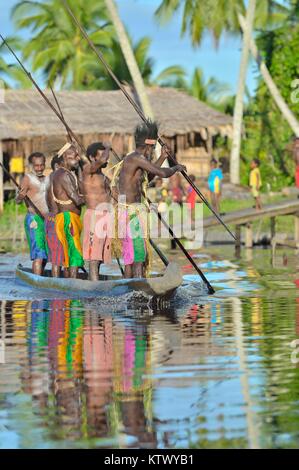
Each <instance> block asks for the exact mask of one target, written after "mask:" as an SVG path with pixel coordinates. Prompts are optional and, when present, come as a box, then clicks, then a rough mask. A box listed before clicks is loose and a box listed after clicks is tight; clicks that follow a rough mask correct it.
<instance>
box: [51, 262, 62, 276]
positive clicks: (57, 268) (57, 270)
mask: <svg viewBox="0 0 299 470" xmlns="http://www.w3.org/2000/svg"><path fill="white" fill-rule="evenodd" d="M52 277H60V266H57V265H56V264H52Z"/></svg>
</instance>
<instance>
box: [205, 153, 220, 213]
mask: <svg viewBox="0 0 299 470" xmlns="http://www.w3.org/2000/svg"><path fill="white" fill-rule="evenodd" d="M222 180H223V173H222V170H221V169H220V168H219V167H218V162H217V160H215V158H213V159H212V160H211V171H210V174H209V177H208V186H209V190H210V199H211V203H212V207H213V209H214V211H216V212H217V213H218V214H219V213H220V198H221V182H222Z"/></svg>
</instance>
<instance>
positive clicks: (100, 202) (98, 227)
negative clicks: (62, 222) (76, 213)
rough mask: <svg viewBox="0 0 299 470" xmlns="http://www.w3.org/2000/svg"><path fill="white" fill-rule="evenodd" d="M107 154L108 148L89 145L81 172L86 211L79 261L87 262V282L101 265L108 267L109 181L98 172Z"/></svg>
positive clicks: (104, 145)
mask: <svg viewBox="0 0 299 470" xmlns="http://www.w3.org/2000/svg"><path fill="white" fill-rule="evenodd" d="M109 151H110V145H109V144H103V143H101V142H95V143H93V144H91V145H90V146H89V147H88V149H87V154H86V156H87V158H88V159H89V163H86V164H85V166H84V168H83V194H84V197H85V203H86V207H87V209H86V212H85V214H84V220H83V258H84V261H88V262H89V279H90V280H91V281H96V280H98V279H99V268H100V265H101V263H102V262H104V263H111V239H110V238H109V231H110V226H109V224H110V222H111V212H110V211H109V206H110V201H111V194H110V186H109V180H108V179H107V177H106V176H105V175H104V174H103V173H102V168H105V167H106V166H107V164H108V159H109ZM110 233H111V232H110Z"/></svg>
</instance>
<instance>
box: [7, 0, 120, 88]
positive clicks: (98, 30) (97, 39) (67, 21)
mask: <svg viewBox="0 0 299 470" xmlns="http://www.w3.org/2000/svg"><path fill="white" fill-rule="evenodd" d="M69 5H70V7H71V8H72V10H73V11H74V13H75V15H76V16H77V18H78V20H79V21H80V23H81V24H82V25H83V27H84V28H85V29H86V31H87V32H88V34H89V35H90V37H91V39H92V41H93V42H94V43H95V45H96V46H97V47H100V48H101V49H103V50H107V49H108V48H109V47H111V44H112V39H113V30H112V27H111V24H110V22H109V20H108V17H107V14H106V8H105V4H104V0H97V1H94V0H69ZM12 18H13V20H14V22H15V25H16V26H17V28H18V29H22V28H27V29H29V31H30V33H31V37H32V39H31V40H30V41H28V42H26V43H25V45H24V47H23V56H24V59H25V60H30V62H31V69H32V70H33V71H37V70H41V71H42V73H43V78H44V80H45V81H46V83H47V84H53V83H54V82H56V83H58V84H59V85H60V86H61V87H62V88H68V87H70V88H73V89H77V90H80V89H83V88H86V87H88V86H89V85H90V82H91V81H92V79H93V77H92V76H91V74H90V73H89V70H88V68H87V64H88V63H89V62H90V57H91V55H92V52H91V50H90V48H89V46H88V44H87V42H86V41H84V40H83V39H82V36H81V33H80V31H79V29H78V28H77V27H76V26H75V25H74V23H73V21H72V19H71V17H70V16H69V14H68V12H67V11H66V9H65V7H64V5H63V3H62V2H61V1H60V0H45V1H44V2H42V3H39V2H36V1H31V0H25V1H21V2H19V3H17V5H16V6H15V7H14V8H13V10H12Z"/></svg>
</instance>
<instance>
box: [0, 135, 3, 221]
mask: <svg viewBox="0 0 299 470" xmlns="http://www.w3.org/2000/svg"><path fill="white" fill-rule="evenodd" d="M2 165H3V147H2V141H1V140H0V214H2V212H3V207H4V187H3V185H4V183H3V170H2Z"/></svg>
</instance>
